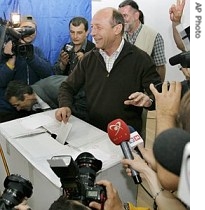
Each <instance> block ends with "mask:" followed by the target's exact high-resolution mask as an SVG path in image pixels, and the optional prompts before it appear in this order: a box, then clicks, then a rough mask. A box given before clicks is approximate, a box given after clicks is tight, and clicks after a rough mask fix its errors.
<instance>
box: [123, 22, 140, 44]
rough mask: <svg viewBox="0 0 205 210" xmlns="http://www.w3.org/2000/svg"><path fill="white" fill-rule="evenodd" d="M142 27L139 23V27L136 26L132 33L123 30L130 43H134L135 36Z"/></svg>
mask: <svg viewBox="0 0 205 210" xmlns="http://www.w3.org/2000/svg"><path fill="white" fill-rule="evenodd" d="M141 29H142V23H140V25H139V27H138V28H137V30H136V31H134V32H133V33H132V34H129V33H128V32H127V31H125V37H126V40H127V41H128V42H130V43H131V44H135V41H136V39H137V36H138V34H139V33H140V31H141Z"/></svg>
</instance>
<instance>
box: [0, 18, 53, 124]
mask: <svg viewBox="0 0 205 210" xmlns="http://www.w3.org/2000/svg"><path fill="white" fill-rule="evenodd" d="M26 27H29V28H30V29H33V31H34V32H33V33H32V34H31V35H27V36H23V37H21V39H20V40H19V42H20V43H21V44H31V43H32V42H33V41H34V39H35V37H36V30H37V25H36V22H35V20H34V18H33V17H32V16H30V15H27V16H23V17H22V18H21V22H20V28H26ZM13 45H14V43H13V42H12V41H11V40H10V39H9V40H7V42H5V44H4V47H3V50H2V52H3V55H2V59H1V61H0V122H4V121H8V120H11V119H16V118H19V117H23V116H27V115H29V114H30V113H29V112H17V111H16V110H15V108H14V107H12V106H11V105H10V104H9V103H8V102H7V101H6V99H5V96H4V95H5V90H6V88H7V85H8V83H9V82H10V81H12V80H20V81H24V82H26V83H27V84H28V85H32V84H34V83H35V82H37V81H39V80H41V79H43V78H46V77H48V76H50V75H52V74H53V70H52V66H51V64H50V62H49V61H48V60H46V58H45V57H44V54H43V52H42V50H41V49H40V48H38V47H36V46H34V47H33V53H28V54H29V56H28V55H27V54H26V55H25V56H24V55H21V53H19V52H18V51H15V50H13V49H14V46H13Z"/></svg>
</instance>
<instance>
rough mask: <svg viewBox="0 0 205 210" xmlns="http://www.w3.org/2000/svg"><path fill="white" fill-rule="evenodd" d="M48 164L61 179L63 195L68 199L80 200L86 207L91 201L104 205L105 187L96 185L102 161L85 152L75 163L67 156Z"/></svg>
mask: <svg viewBox="0 0 205 210" xmlns="http://www.w3.org/2000/svg"><path fill="white" fill-rule="evenodd" d="M48 162H49V164H50V167H51V169H52V170H53V171H54V172H55V174H56V175H57V176H58V177H59V178H60V181H61V184H62V189H63V194H64V195H66V196H67V197H68V199H71V200H78V201H80V202H81V203H83V204H84V205H86V206H88V204H89V203H90V202H91V201H96V202H98V203H102V204H103V203H104V202H105V200H106V189H105V187H104V186H101V185H95V184H94V181H95V178H96V173H97V172H98V171H99V170H100V169H101V167H102V161H100V160H98V159H96V158H95V157H94V156H93V155H92V154H90V153H88V152H83V153H81V154H80V155H79V156H78V157H77V158H76V160H75V161H74V160H73V158H72V157H71V156H69V155H67V156H54V157H52V158H51V159H50V160H48Z"/></svg>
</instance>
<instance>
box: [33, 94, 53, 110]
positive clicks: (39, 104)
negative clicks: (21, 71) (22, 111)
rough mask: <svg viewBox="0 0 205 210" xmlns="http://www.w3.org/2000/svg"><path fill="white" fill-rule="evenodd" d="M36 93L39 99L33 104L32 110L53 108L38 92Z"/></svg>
mask: <svg viewBox="0 0 205 210" xmlns="http://www.w3.org/2000/svg"><path fill="white" fill-rule="evenodd" d="M35 95H36V99H37V103H36V104H34V105H33V107H32V110H33V111H36V110H38V109H42V110H48V109H51V107H50V106H49V105H48V104H47V103H46V102H44V101H43V100H42V99H41V98H40V97H39V96H38V95H37V94H35Z"/></svg>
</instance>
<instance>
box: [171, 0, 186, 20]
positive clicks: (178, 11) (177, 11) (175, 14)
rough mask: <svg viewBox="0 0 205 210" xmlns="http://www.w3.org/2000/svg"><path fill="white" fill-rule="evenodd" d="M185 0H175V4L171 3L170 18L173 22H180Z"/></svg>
mask: <svg viewBox="0 0 205 210" xmlns="http://www.w3.org/2000/svg"><path fill="white" fill-rule="evenodd" d="M185 1H186V0H177V3H176V4H173V5H172V6H171V8H170V9H169V14H170V20H171V21H172V22H175V23H178V24H179V23H181V17H182V14H183V10H184V6H185Z"/></svg>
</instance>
